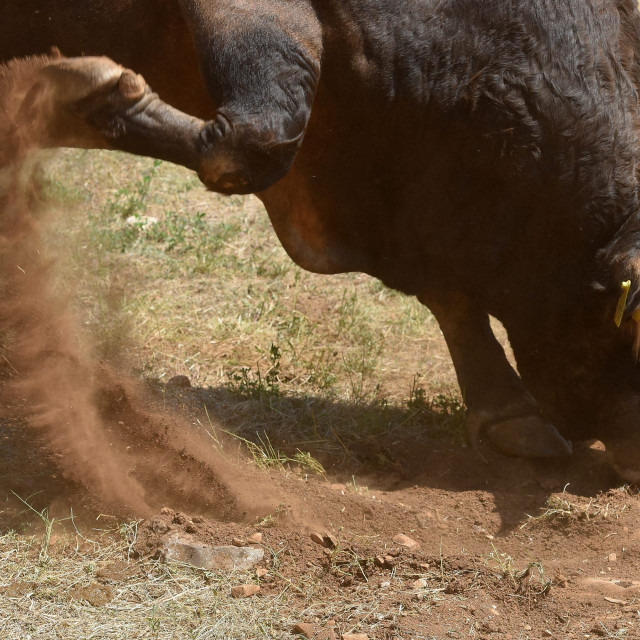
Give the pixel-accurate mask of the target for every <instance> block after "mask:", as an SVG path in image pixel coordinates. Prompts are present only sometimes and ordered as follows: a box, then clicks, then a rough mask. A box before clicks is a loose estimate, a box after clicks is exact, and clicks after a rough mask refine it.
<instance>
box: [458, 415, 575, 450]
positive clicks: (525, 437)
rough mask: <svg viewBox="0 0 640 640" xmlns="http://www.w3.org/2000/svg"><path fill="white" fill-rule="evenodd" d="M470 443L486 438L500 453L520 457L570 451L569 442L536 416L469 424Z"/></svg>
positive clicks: (483, 440) (477, 442)
mask: <svg viewBox="0 0 640 640" xmlns="http://www.w3.org/2000/svg"><path fill="white" fill-rule="evenodd" d="M469 432H470V436H471V440H472V443H473V444H474V445H478V444H479V443H481V442H485V441H488V442H489V443H490V444H491V445H492V446H493V447H494V448H495V449H497V450H498V451H499V452H500V453H503V454H505V455H508V456H516V457H520V458H560V457H564V456H569V455H571V453H572V448H571V444H570V443H569V442H568V441H567V440H565V439H564V438H563V437H562V436H561V435H560V433H559V431H558V430H557V429H556V428H555V427H554V426H553V425H552V424H551V423H550V422H547V421H546V420H544V419H543V418H542V417H540V416H523V417H521V418H512V419H510V420H504V421H503V422H497V423H494V424H489V425H487V426H485V427H484V428H483V429H482V430H481V431H479V429H477V428H475V429H474V427H473V425H472V424H470V425H469Z"/></svg>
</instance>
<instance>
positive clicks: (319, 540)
mask: <svg viewBox="0 0 640 640" xmlns="http://www.w3.org/2000/svg"><path fill="white" fill-rule="evenodd" d="M310 537H311V540H312V541H313V542H315V543H316V544H319V545H320V546H321V547H324V548H325V549H335V548H336V547H337V546H338V539H337V538H336V537H335V536H332V535H331V534H330V533H325V534H324V535H323V534H321V533H318V532H317V531H315V532H314V533H312V534H311V536H310Z"/></svg>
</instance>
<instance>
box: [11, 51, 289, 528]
mask: <svg viewBox="0 0 640 640" xmlns="http://www.w3.org/2000/svg"><path fill="white" fill-rule="evenodd" d="M59 62H60V60H57V59H55V58H52V59H49V58H43V57H40V58H32V59H26V60H16V61H12V62H10V63H9V64H8V65H5V66H3V67H0V110H1V112H2V114H3V118H2V120H1V121H0V150H1V151H0V154H1V155H0V162H1V165H0V287H1V290H2V302H1V303H0V334H1V335H2V359H3V371H2V374H3V380H2V389H1V402H2V412H3V417H4V418H16V417H18V418H20V419H22V420H24V422H25V425H28V426H25V428H31V429H37V430H39V431H40V432H41V433H43V434H44V436H45V438H46V441H47V443H48V447H49V449H50V451H51V452H55V453H56V455H57V458H58V460H59V461H60V462H59V464H60V466H61V467H62V470H63V473H64V475H65V476H66V477H68V478H70V479H71V480H73V481H74V482H76V483H79V484H81V485H83V486H85V487H86V489H87V490H88V492H89V493H90V494H91V495H92V496H95V501H96V505H98V504H102V505H105V506H106V507H108V508H109V509H110V510H111V512H114V513H118V514H120V515H125V514H126V515H136V516H145V515H149V514H150V513H153V512H155V511H157V510H158V509H160V508H161V507H163V506H166V505H172V504H173V505H175V506H176V508H181V509H184V508H187V507H189V508H191V509H193V510H195V511H198V512H202V513H208V514H211V515H215V516H216V517H217V518H220V519H228V518H232V517H233V518H235V519H240V520H242V519H243V518H246V517H249V516H253V515H255V514H257V513H259V512H260V513H262V512H268V511H269V510H272V509H273V508H274V507H276V506H277V504H278V503H277V501H275V497H274V496H275V493H274V492H273V491H270V492H269V494H268V493H267V489H266V488H264V490H263V489H260V488H258V487H257V486H254V485H255V484H257V483H255V482H254V481H253V480H252V479H251V478H248V477H243V474H245V475H246V473H247V471H246V468H245V469H244V470H243V469H242V468H241V466H240V465H236V464H234V463H233V462H231V461H229V460H228V459H224V458H223V457H222V456H221V455H220V453H219V452H216V451H215V449H214V448H213V447H212V445H211V443H210V441H209V442H205V443H203V439H202V436H201V435H200V434H198V433H197V432H195V431H194V429H193V428H192V427H191V425H190V424H188V423H187V422H186V421H184V420H182V419H181V418H179V417H178V416H176V415H172V414H170V413H167V412H166V411H165V412H164V413H161V412H159V411H157V410H155V409H154V406H153V405H154V402H153V399H152V397H151V394H150V392H149V390H148V389H146V388H145V386H144V385H143V384H142V383H140V382H139V381H137V380H135V379H134V378H132V377H131V376H129V375H128V373H127V372H126V371H122V370H119V369H117V368H114V365H113V364H112V363H108V362H99V361H97V360H96V358H95V356H94V355H93V353H94V350H93V349H92V346H93V345H92V344H91V340H90V337H89V336H87V335H86V332H83V330H82V325H81V322H80V319H79V318H78V316H77V314H76V313H75V312H74V310H73V308H72V304H71V301H70V299H69V296H68V295H67V294H66V293H65V292H63V291H61V289H60V286H59V283H58V281H57V277H56V276H57V274H56V259H55V256H54V255H51V251H50V250H49V249H48V248H47V247H46V246H45V243H44V242H43V235H44V234H45V233H46V229H47V225H48V224H50V220H49V218H50V215H49V214H50V208H51V203H50V202H48V200H47V196H46V193H45V189H44V188H43V186H42V180H41V177H42V176H41V163H40V160H41V156H40V155H39V154H38V150H39V148H40V147H41V146H42V145H43V144H50V143H51V140H52V139H54V138H55V136H56V134H57V132H59V130H60V127H65V126H74V125H73V123H68V122H63V121H61V120H60V113H59V103H58V102H57V100H58V98H59V96H60V95H64V96H65V97H66V98H68V97H69V95H71V96H72V97H73V98H74V99H78V98H79V94H78V93H77V92H76V93H73V91H71V90H70V89H69V87H68V86H67V85H65V80H66V79H69V81H70V83H72V84H73V86H74V87H76V89H77V88H78V87H79V88H80V91H82V90H83V86H82V85H81V83H79V82H78V80H79V78H80V77H81V76H82V74H84V73H86V70H87V69H88V68H89V67H91V65H92V63H91V62H90V61H89V62H88V61H87V60H83V61H82V62H81V64H80V71H78V70H77V69H76V68H75V67H73V64H72V61H71V62H70V61H66V60H65V61H62V64H64V69H65V70H64V71H63V72H62V74H61V75H56V79H55V81H54V82H50V81H49V80H48V76H47V73H53V74H57V73H58V70H59V68H58V67H56V64H57V63H59ZM96 68H97V70H98V73H100V72H102V71H104V69H105V64H104V61H100V63H99V64H98V65H96ZM43 69H44V70H45V72H44V74H43ZM51 70H53V71H51ZM106 70H107V72H115V73H116V74H117V77H116V79H118V78H119V77H120V75H121V74H122V69H120V67H118V66H117V65H114V64H109V65H106ZM83 77H86V78H88V82H87V85H88V88H89V90H90V89H91V88H92V85H91V78H92V76H91V75H90V74H89V75H86V76H83ZM61 78H62V80H61ZM102 79H103V78H102V77H101V80H102ZM129 79H133V85H132V86H133V87H134V89H135V86H136V82H137V79H136V76H134V75H133V74H131V75H127V76H125V82H126V81H127V80H129ZM61 87H62V89H61ZM84 88H86V87H84ZM65 117H66V116H65ZM264 482H265V480H264V479H262V480H261V482H260V485H261V486H262V487H264Z"/></svg>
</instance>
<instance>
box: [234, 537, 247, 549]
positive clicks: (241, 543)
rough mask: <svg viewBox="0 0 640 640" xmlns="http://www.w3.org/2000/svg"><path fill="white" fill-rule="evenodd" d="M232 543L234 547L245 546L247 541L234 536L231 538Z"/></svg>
mask: <svg viewBox="0 0 640 640" xmlns="http://www.w3.org/2000/svg"><path fill="white" fill-rule="evenodd" d="M231 544H232V545H233V546H234V547H244V546H246V544H247V543H246V542H245V541H244V540H243V539H242V538H233V539H232V540H231Z"/></svg>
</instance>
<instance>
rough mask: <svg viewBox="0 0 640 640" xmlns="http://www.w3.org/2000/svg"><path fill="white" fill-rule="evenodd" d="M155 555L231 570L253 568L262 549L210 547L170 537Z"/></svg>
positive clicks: (201, 565)
mask: <svg viewBox="0 0 640 640" xmlns="http://www.w3.org/2000/svg"><path fill="white" fill-rule="evenodd" d="M156 555H157V556H158V557H160V558H162V559H164V560H174V561H177V562H183V563H185V564H190V565H191V566H193V567H197V568H198V569H207V570H210V571H211V570H218V571H231V570H233V569H243V570H247V569H251V568H253V567H254V566H255V565H256V564H258V562H260V561H261V560H262V559H263V558H264V551H263V550H262V549H256V548H254V547H232V546H222V547H210V546H207V545H204V544H198V543H195V542H189V541H187V540H182V539H181V538H178V537H172V538H169V539H168V540H165V541H164V543H163V544H162V546H161V548H160V549H158V552H157V554H156Z"/></svg>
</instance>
